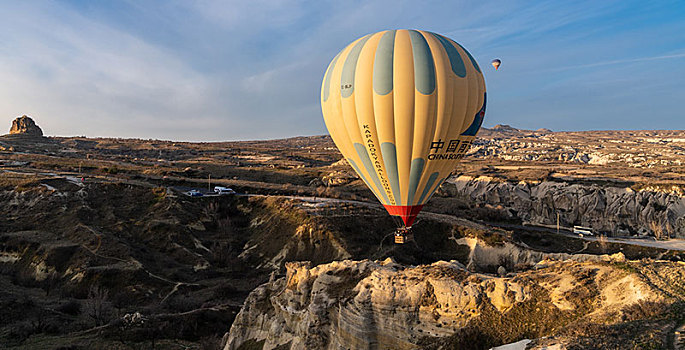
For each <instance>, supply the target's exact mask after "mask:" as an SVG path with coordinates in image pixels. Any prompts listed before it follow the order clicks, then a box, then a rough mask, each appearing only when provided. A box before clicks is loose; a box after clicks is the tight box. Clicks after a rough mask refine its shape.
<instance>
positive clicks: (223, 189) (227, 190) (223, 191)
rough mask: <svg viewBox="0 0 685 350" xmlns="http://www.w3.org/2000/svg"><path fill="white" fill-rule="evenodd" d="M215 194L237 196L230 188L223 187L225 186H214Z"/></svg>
mask: <svg viewBox="0 0 685 350" xmlns="http://www.w3.org/2000/svg"><path fill="white" fill-rule="evenodd" d="M214 192H215V193H217V194H220V195H222V194H235V191H233V190H232V189H230V188H228V187H223V186H214Z"/></svg>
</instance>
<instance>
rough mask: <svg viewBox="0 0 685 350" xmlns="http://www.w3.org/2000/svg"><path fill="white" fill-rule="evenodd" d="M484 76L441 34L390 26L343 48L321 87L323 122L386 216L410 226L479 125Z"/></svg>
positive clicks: (483, 96)
mask: <svg viewBox="0 0 685 350" xmlns="http://www.w3.org/2000/svg"><path fill="white" fill-rule="evenodd" d="M485 99H486V93H485V80H484V79H483V74H482V73H481V69H480V67H479V66H478V63H476V60H475V59H474V58H473V57H472V56H471V54H470V53H469V52H468V51H466V49H464V48H463V47H462V46H461V45H459V44H458V43H456V42H454V41H453V40H451V39H449V38H447V37H444V36H442V35H440V34H435V33H431V32H427V31H421V30H388V31H383V32H379V33H375V34H369V35H366V36H364V37H362V38H360V39H358V40H356V41H354V42H352V43H351V44H349V45H348V46H347V47H346V48H344V49H343V50H342V51H340V53H338V55H337V56H335V58H334V59H333V61H332V62H331V63H330V65H329V66H328V69H327V70H326V73H325V75H324V79H323V84H322V87H321V109H322V111H323V116H324V120H325V122H326V127H327V128H328V131H329V133H330V134H331V137H332V138H333V141H334V142H335V144H336V146H337V147H338V149H340V152H341V153H342V154H343V156H344V157H345V159H347V161H348V162H349V163H350V165H351V166H352V167H353V168H354V170H355V171H356V172H357V174H359V176H360V177H361V179H362V180H363V181H364V182H365V183H366V185H367V186H368V187H369V188H370V189H371V191H372V192H373V193H374V195H375V196H376V197H377V198H378V200H379V201H380V202H381V203H382V204H383V205H384V206H385V208H386V209H387V210H388V212H389V213H390V214H391V215H394V216H399V217H400V218H401V219H402V221H403V222H404V225H405V226H406V227H411V225H412V224H413V222H414V220H415V219H416V216H417V215H418V213H419V211H420V210H421V208H422V207H423V205H424V204H425V203H426V202H428V200H429V199H430V198H431V196H432V195H433V193H434V192H435V191H436V190H437V188H438V187H439V186H440V185H441V184H442V182H443V181H445V179H446V178H447V177H448V176H449V174H450V173H451V172H452V170H454V168H455V166H456V164H457V163H458V162H459V160H461V159H462V158H463V157H464V155H465V154H466V152H467V150H468V149H469V146H470V145H471V142H472V141H473V139H474V138H475V137H476V133H477V132H478V130H479V129H480V126H481V124H482V123H483V117H484V115H485Z"/></svg>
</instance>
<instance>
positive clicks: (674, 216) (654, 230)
mask: <svg viewBox="0 0 685 350" xmlns="http://www.w3.org/2000/svg"><path fill="white" fill-rule="evenodd" d="M441 191H442V192H441V193H442V194H443V195H445V196H451V197H460V198H462V199H467V200H468V201H469V202H472V203H476V204H480V205H487V206H490V207H491V208H497V209H498V210H501V211H502V213H503V215H505V216H509V217H511V218H518V219H520V220H522V221H524V222H529V223H532V224H542V225H555V224H556V220H557V214H559V221H560V224H561V226H565V227H570V226H574V225H581V226H590V227H592V228H593V229H595V230H597V231H601V232H607V233H610V234H616V235H620V234H628V233H639V234H649V235H656V236H662V237H666V236H671V237H685V196H684V194H683V193H682V191H681V190H680V188H674V189H672V191H669V192H666V191H663V190H659V189H656V188H655V189H649V188H648V189H643V190H639V191H636V190H633V189H631V188H628V187H613V186H599V185H587V184H577V183H567V182H559V181H534V182H531V181H527V182H526V181H521V182H509V181H501V180H497V179H493V178H490V177H486V176H481V177H477V178H474V177H469V176H459V177H453V178H451V179H448V180H447V182H446V183H445V184H444V185H443V187H442V189H441Z"/></svg>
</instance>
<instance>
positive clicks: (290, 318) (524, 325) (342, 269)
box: [225, 258, 685, 350]
mask: <svg viewBox="0 0 685 350" xmlns="http://www.w3.org/2000/svg"><path fill="white" fill-rule="evenodd" d="M608 260H611V259H608ZM618 260H621V259H620V258H619V259H618ZM625 264H626V263H625V262H614V263H611V262H599V261H586V262H578V261H572V260H566V261H554V260H544V261H542V262H540V263H538V264H537V265H536V268H534V269H531V270H529V271H525V272H521V273H518V274H510V275H507V276H506V277H495V276H492V275H487V274H478V273H473V272H469V271H468V270H467V269H466V268H465V267H464V266H463V265H461V264H460V263H458V262H455V261H452V262H445V261H440V262H436V263H433V264H430V265H420V266H404V265H399V264H396V263H394V262H393V261H392V260H390V259H387V260H385V261H368V260H363V261H349V260H346V261H337V262H333V263H330V264H324V265H319V266H316V267H311V266H310V264H309V263H288V264H287V275H286V277H285V278H281V279H278V280H275V281H272V282H270V283H267V284H264V285H262V286H260V287H259V288H257V289H256V290H255V291H253V292H252V293H251V294H250V296H249V297H248V298H247V300H246V302H245V305H244V307H243V308H242V310H241V311H240V313H239V314H238V316H237V317H236V320H235V322H234V323H233V326H232V327H231V331H230V333H229V334H228V337H227V338H226V346H225V349H226V350H234V349H252V348H259V349H262V348H263V349H336V350H337V349H431V348H436V349H437V348H440V347H442V348H450V349H451V348H469V349H487V348H489V347H491V346H495V345H500V344H503V343H508V342H512V341H516V340H519V339H522V338H539V337H543V336H549V335H552V334H565V333H564V329H566V330H568V329H575V328H574V327H579V325H587V324H595V323H602V324H604V325H608V327H610V326H611V325H612V324H615V323H617V322H618V321H620V320H626V319H630V320H635V321H636V322H641V321H640V320H643V319H647V318H649V317H652V316H654V315H653V314H654V312H664V311H663V310H665V309H666V308H667V307H668V305H672V304H673V303H674V302H677V301H678V300H680V301H681V302H682V294H676V295H674V294H668V293H666V292H664V291H663V290H662V289H660V288H659V287H657V286H656V285H655V284H654V283H650V282H649V281H645V280H644V279H642V278H641V277H640V276H639V275H637V274H635V273H632V272H631V271H630V270H629V269H625V268H621V267H622V266H624V265H625ZM663 264H665V265H666V266H667V267H668V268H671V269H674V270H675V271H679V272H678V273H679V274H680V275H681V276H683V275H685V274H684V273H683V271H684V270H685V267H684V266H683V265H682V264H677V263H670V262H668V263H667V262H664V263H663ZM654 268H658V267H654ZM654 268H651V269H654ZM670 273H671V274H672V273H673V271H670ZM681 284H682V283H681ZM634 308H640V309H641V310H642V309H644V310H647V311H646V312H645V313H643V314H641V316H640V315H638V316H636V315H635V312H634V311H631V310H633V309H634ZM663 322H666V323H668V324H669V325H670V324H671V323H672V322H671V321H663ZM669 322H671V323H669ZM667 328H668V327H664V329H667ZM654 336H655V337H657V338H658V339H657V340H658V341H662V340H663V341H664V342H665V341H666V337H667V334H666V333H663V334H661V333H658V334H656V335H654ZM662 338H663V339H662ZM560 341H561V340H560ZM655 341H656V340H655Z"/></svg>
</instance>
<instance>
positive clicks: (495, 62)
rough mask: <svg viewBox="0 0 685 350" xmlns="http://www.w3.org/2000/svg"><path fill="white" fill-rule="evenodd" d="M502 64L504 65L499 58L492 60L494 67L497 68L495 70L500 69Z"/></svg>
mask: <svg viewBox="0 0 685 350" xmlns="http://www.w3.org/2000/svg"><path fill="white" fill-rule="evenodd" d="M500 64H502V61H501V60H500V59H499V58H495V59H494V60H492V66H493V67H495V70H497V69H499V65H500Z"/></svg>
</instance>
